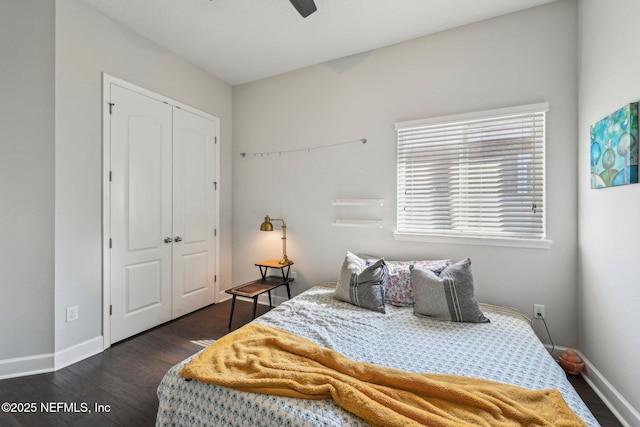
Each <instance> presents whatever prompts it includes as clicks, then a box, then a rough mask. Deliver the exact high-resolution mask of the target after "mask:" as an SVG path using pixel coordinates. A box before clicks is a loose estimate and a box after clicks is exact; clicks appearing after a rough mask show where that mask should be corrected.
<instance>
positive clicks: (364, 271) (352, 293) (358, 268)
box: [334, 252, 386, 313]
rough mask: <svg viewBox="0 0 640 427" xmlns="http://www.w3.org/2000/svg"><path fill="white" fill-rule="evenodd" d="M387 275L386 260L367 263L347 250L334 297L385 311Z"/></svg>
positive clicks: (370, 308) (359, 305)
mask: <svg viewBox="0 0 640 427" xmlns="http://www.w3.org/2000/svg"><path fill="white" fill-rule="evenodd" d="M385 277H386V266H385V263H384V260H382V259H379V260H377V261H376V262H374V263H372V264H369V265H367V262H366V261H365V260H364V259H362V258H360V257H358V256H357V255H354V254H352V253H351V252H347V256H346V257H345V259H344V262H343V263H342V268H341V269H340V276H339V277H338V284H337V285H336V291H335V293H334V297H335V299H338V300H340V301H345V302H348V303H350V304H353V305H357V306H358V307H362V308H368V309H369V310H375V311H379V312H381V313H384V312H385V309H384V287H383V283H384V280H385Z"/></svg>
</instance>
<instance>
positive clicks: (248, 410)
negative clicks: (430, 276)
mask: <svg viewBox="0 0 640 427" xmlns="http://www.w3.org/2000/svg"><path fill="white" fill-rule="evenodd" d="M333 292H334V289H333V288H332V287H329V286H316V287H313V288H311V289H310V290H308V291H305V292H303V293H302V294H300V295H298V296H297V297H295V298H293V299H291V300H289V301H286V302H285V303H283V304H280V305H279V306H278V307H276V308H274V309H273V310H271V311H269V312H268V313H267V314H265V315H263V316H261V317H259V318H258V319H256V320H254V322H259V323H263V324H266V325H269V326H273V327H277V328H280V329H284V330H287V331H290V332H293V333H295V334H298V335H300V336H302V337H305V338H307V339H310V340H312V341H314V342H316V343H317V344H320V345H322V346H324V347H327V348H331V349H333V350H336V351H339V352H340V353H342V354H344V355H345V356H347V357H349V358H351V359H354V360H358V361H363V362H368V363H373V364H376V365H381V366H387V367H391V368H396V369H402V370H405V371H409V372H432V373H440V374H450V375H462V376H468V377H476V378H484V379H488V380H493V381H499V382H503V383H509V384H514V385H518V386H522V387H526V388H529V389H550V388H555V389H558V390H559V391H560V392H561V393H562V395H563V397H564V399H565V401H566V402H567V404H568V405H569V407H571V408H572V409H573V410H574V412H576V414H578V415H579V416H580V417H581V418H582V419H583V420H584V421H585V422H586V424H587V425H589V426H598V425H599V424H598V422H597V421H596V420H595V418H594V417H593V415H592V414H591V412H590V411H589V409H588V408H587V407H586V405H585V404H584V402H583V401H582V400H581V399H580V397H579V396H578V394H577V392H576V391H575V389H574V388H573V387H572V386H571V384H570V383H569V382H568V380H567V378H566V375H565V373H564V371H563V370H562V369H561V368H560V366H558V364H557V363H556V362H555V361H554V360H553V359H552V358H551V356H550V355H549V353H548V351H547V350H546V349H545V347H544V346H543V345H542V343H541V342H540V340H539V339H538V338H537V336H536V335H535V333H534V332H533V330H532V329H531V327H530V324H529V322H528V320H527V318H526V317H524V316H522V315H520V314H519V313H517V312H516V311H514V310H510V309H506V308H503V307H495V306H490V305H485V304H481V306H480V308H481V309H482V311H483V312H484V313H485V316H486V317H488V318H489V319H490V323H481V324H471V323H454V322H446V321H440V320H434V319H430V318H427V317H419V316H416V315H414V314H413V310H412V308H410V307H394V306H387V308H386V313H379V312H374V311H370V310H366V309H362V308H359V307H356V306H353V305H350V304H348V303H345V302H341V301H338V300H336V299H334V298H333ZM190 359H191V358H188V359H186V360H184V361H182V362H181V363H179V364H177V365H175V366H174V367H172V368H171V369H170V370H169V371H168V372H167V374H166V375H165V376H164V378H163V379H162V381H161V383H160V385H159V386H158V399H159V408H158V415H157V419H156V425H157V426H187V425H188V426H256V425H260V426H278V427H282V426H366V425H368V424H367V423H366V422H364V421H363V420H362V419H360V418H358V417H356V416H355V415H352V414H351V413H349V412H347V411H345V410H343V409H342V408H340V407H339V406H337V405H336V404H335V403H334V402H333V401H332V400H303V399H295V398H287V397H277V396H272V395H264V394H254V393H246V392H240V391H236V390H233V389H229V388H225V387H220V386H215V385H209V384H204V383H201V382H198V381H186V380H185V379H183V378H182V377H180V371H181V369H182V367H183V366H184V365H185V364H186V363H188V361H189V360H190Z"/></svg>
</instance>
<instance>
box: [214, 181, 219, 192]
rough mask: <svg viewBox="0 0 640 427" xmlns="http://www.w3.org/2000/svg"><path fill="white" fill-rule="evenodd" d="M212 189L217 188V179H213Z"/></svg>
mask: <svg viewBox="0 0 640 427" xmlns="http://www.w3.org/2000/svg"><path fill="white" fill-rule="evenodd" d="M213 189H214V190H217V189H218V181H213Z"/></svg>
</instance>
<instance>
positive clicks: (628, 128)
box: [591, 102, 638, 188]
mask: <svg viewBox="0 0 640 427" xmlns="http://www.w3.org/2000/svg"><path fill="white" fill-rule="evenodd" d="M637 183H638V103H637V102H633V103H631V104H628V105H625V106H624V107H622V108H621V109H619V110H618V111H616V112H615V113H613V114H611V115H610V116H607V117H605V118H604V119H602V120H600V121H598V122H597V123H595V124H593V125H592V126H591V188H606V187H613V186H616V185H626V184H637Z"/></svg>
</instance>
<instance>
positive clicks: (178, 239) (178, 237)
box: [173, 236, 182, 242]
mask: <svg viewBox="0 0 640 427" xmlns="http://www.w3.org/2000/svg"><path fill="white" fill-rule="evenodd" d="M173 241H174V242H182V237H180V236H176V237H175V238H174V239H173Z"/></svg>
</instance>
